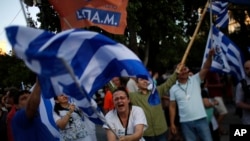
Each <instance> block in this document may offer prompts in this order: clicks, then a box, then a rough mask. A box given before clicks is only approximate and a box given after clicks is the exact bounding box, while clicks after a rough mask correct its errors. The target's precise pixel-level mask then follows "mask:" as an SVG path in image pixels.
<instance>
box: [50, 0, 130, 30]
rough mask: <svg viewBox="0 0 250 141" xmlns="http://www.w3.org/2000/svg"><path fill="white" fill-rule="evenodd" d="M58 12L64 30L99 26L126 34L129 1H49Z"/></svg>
mask: <svg viewBox="0 0 250 141" xmlns="http://www.w3.org/2000/svg"><path fill="white" fill-rule="evenodd" d="M49 2H50V3H51V4H52V5H53V6H54V9H55V10H56V11H57V12H58V14H59V16H60V20H61V27H62V30H66V29H71V28H83V27H89V26H98V27H100V28H101V29H103V30H105V31H107V32H110V33H112V34H124V31H125V28H126V26H127V21H126V18H127V11H126V8H127V5H128V0H49Z"/></svg>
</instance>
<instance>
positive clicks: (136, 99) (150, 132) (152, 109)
mask: <svg viewBox="0 0 250 141" xmlns="http://www.w3.org/2000/svg"><path fill="white" fill-rule="evenodd" d="M176 76H177V75H176V73H174V74H172V75H171V76H170V78H168V80H167V81H166V82H165V83H163V84H161V85H160V86H158V87H157V91H158V93H159V97H160V98H161V97H162V96H163V95H166V94H167V92H168V91H169V89H170V88H171V86H172V85H173V84H174V83H175V81H176ZM149 96H150V91H148V93H147V94H142V93H141V92H139V91H138V92H133V93H129V97H130V100H131V102H132V104H133V105H137V106H140V107H141V108H142V109H143V110H144V113H145V115H146V118H147V123H148V128H147V129H146V130H145V131H144V134H143V136H158V135H160V134H162V133H164V132H166V131H167V123H166V119H165V115H164V111H163V109H162V105H161V103H160V104H158V105H154V106H153V105H150V104H149V103H148V98H149Z"/></svg>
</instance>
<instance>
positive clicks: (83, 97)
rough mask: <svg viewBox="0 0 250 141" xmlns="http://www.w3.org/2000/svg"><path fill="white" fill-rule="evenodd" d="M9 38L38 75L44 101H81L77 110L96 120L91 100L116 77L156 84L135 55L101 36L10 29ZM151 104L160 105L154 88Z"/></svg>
mask: <svg viewBox="0 0 250 141" xmlns="http://www.w3.org/2000/svg"><path fill="white" fill-rule="evenodd" d="M6 34H7V37H8V39H9V42H10V43H11V45H12V47H13V49H14V51H15V54H16V56H17V57H19V58H21V59H22V60H23V61H24V62H25V64H26V65H27V66H28V67H29V68H30V69H31V70H32V71H34V72H35V73H36V74H37V75H38V79H39V81H40V84H41V89H42V92H43V96H44V97H45V98H52V97H53V96H55V95H60V94H62V93H64V94H67V95H69V96H70V97H73V98H74V99H76V100H77V101H79V103H80V105H77V106H78V107H80V108H81V109H83V110H84V112H85V113H87V114H88V116H90V117H92V118H93V119H94V118H95V117H96V112H95V109H96V108H95V107H96V103H95V102H94V100H93V99H92V96H93V94H94V93H95V92H96V91H97V90H98V89H100V88H102V87H103V86H104V85H105V84H107V83H108V82H109V81H110V80H111V79H112V78H113V77H115V76H126V77H130V76H131V77H132V76H133V77H144V78H147V79H148V80H149V81H150V83H152V84H153V80H152V78H151V76H150V74H149V73H148V71H147V69H146V68H145V66H144V65H143V63H142V62H141V61H140V59H139V58H138V57H137V56H136V55H135V54H134V53H133V52H132V51H130V50H129V49H128V48H127V47H125V46H124V45H122V44H120V43H117V42H115V41H113V40H111V39H110V38H108V37H106V36H104V35H101V34H99V33H96V32H91V31H86V30H80V29H71V30H66V31H63V32H61V33H58V34H54V33H51V32H47V31H44V30H39V29H34V28H29V27H22V26H10V27H7V28H6ZM148 101H149V103H150V104H152V105H155V104H159V102H160V99H159V96H158V94H157V91H156V88H155V86H154V87H153V89H152V94H151V95H150V97H149V100H148ZM95 120H96V121H95V123H100V122H101V121H103V120H102V118H99V119H98V118H95ZM98 120H99V121H98ZM92 121H93V120H92Z"/></svg>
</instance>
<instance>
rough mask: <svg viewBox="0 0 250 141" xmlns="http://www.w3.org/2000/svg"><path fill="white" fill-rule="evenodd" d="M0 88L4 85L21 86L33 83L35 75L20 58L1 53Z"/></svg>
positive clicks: (4, 86)
mask: <svg viewBox="0 0 250 141" xmlns="http://www.w3.org/2000/svg"><path fill="white" fill-rule="evenodd" d="M0 64H1V65H0V70H1V71H0V78H1V81H0V89H1V91H2V90H3V89H4V88H6V87H17V88H20V87H21V82H23V83H24V84H33V83H34V82H35V75H34V73H33V72H31V71H30V70H29V69H28V68H27V67H26V66H25V64H24V62H23V61H22V60H20V59H17V58H16V57H15V56H11V55H7V54H3V55H0Z"/></svg>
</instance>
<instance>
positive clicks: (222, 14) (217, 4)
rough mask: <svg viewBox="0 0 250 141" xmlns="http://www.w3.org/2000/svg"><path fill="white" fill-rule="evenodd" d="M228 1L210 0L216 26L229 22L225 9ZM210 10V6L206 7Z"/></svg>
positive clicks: (224, 25) (222, 25) (225, 24)
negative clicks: (215, 16) (211, 0)
mask: <svg viewBox="0 0 250 141" xmlns="http://www.w3.org/2000/svg"><path fill="white" fill-rule="evenodd" d="M227 6H228V2H226V1H213V2H212V13H213V14H214V15H217V18H216V20H215V25H216V27H219V28H220V27H223V28H225V27H227V26H228V23H229V16H228V10H227ZM208 11H209V12H210V7H208Z"/></svg>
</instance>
